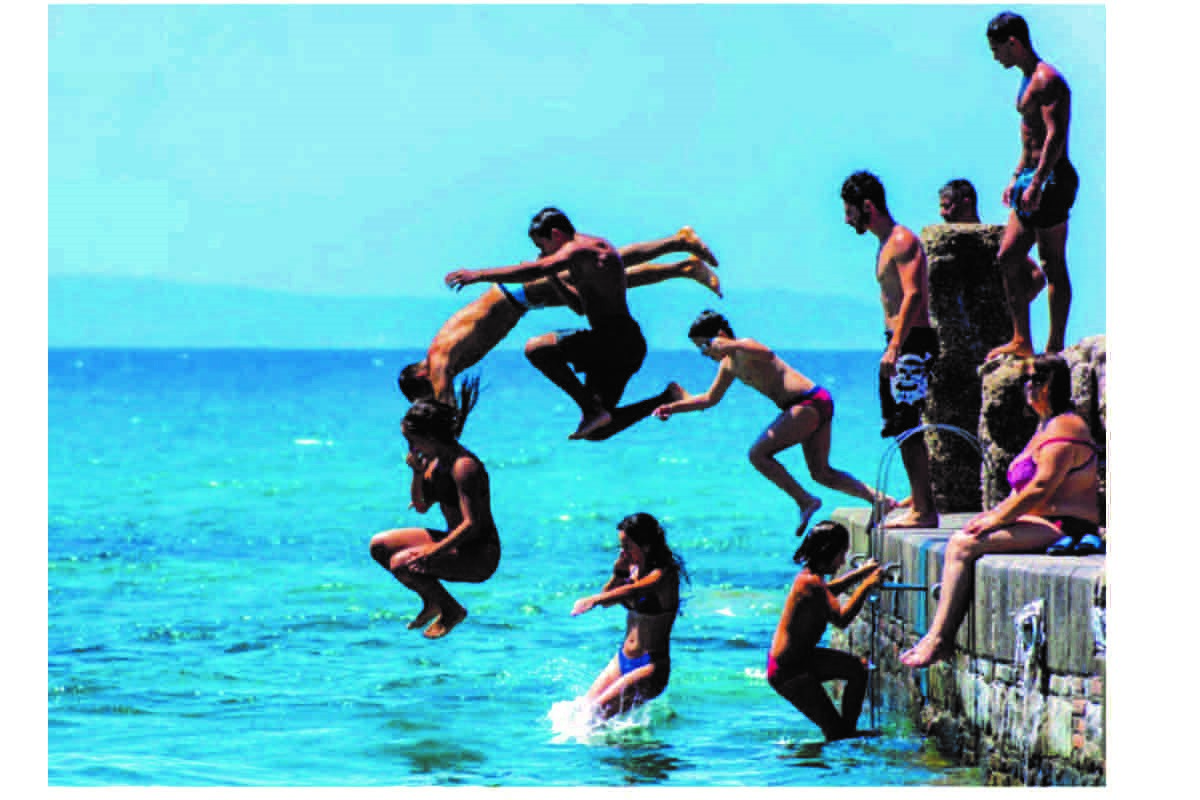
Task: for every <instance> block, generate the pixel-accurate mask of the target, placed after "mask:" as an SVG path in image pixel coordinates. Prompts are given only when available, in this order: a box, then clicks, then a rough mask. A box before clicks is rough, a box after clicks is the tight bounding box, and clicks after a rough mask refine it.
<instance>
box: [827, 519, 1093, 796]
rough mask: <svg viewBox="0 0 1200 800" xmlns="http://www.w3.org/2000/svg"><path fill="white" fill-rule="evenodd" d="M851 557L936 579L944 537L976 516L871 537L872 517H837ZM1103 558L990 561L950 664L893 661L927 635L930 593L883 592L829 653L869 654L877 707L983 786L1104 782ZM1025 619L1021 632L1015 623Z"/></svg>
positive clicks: (903, 578) (907, 575)
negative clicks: (895, 714) (974, 770)
mask: <svg viewBox="0 0 1200 800" xmlns="http://www.w3.org/2000/svg"><path fill="white" fill-rule="evenodd" d="M832 516H833V518H834V519H836V520H837V521H839V522H841V523H842V524H843V525H845V526H846V527H847V528H848V529H849V530H850V532H851V552H852V553H861V554H869V555H871V556H872V557H874V558H876V559H878V560H879V561H880V562H881V563H882V562H897V563H899V564H900V565H901V566H900V569H899V572H898V574H896V573H893V574H892V575H890V576H889V580H888V581H887V582H889V583H902V584H910V585H919V586H928V587H932V586H935V585H937V584H938V583H939V582H940V581H941V572H942V561H943V555H944V554H945V549H946V541H947V540H948V539H949V538H950V535H951V533H953V531H954V530H955V529H957V528H958V527H961V526H962V525H963V524H964V523H965V522H966V521H967V520H968V519H969V518H970V517H971V516H972V515H971V514H966V513H962V514H946V515H943V518H942V520H941V526H940V527H939V528H936V529H914V530H896V531H891V530H874V531H868V527H867V522H868V511H867V510H865V509H839V510H837V511H835V512H834V514H833V515H832ZM1104 563H1105V556H1102V555H1096V556H1061V557H1060V556H1043V555H989V556H984V557H983V558H981V559H980V560H979V561H978V562H977V564H976V567H975V592H974V603H973V605H972V607H971V610H970V612H969V614H968V616H967V619H966V620H965V621H964V623H963V625H962V627H961V628H960V629H959V632H958V638H957V652H956V654H955V656H954V658H953V659H951V660H949V661H946V662H942V663H939V664H935V665H933V666H932V667H930V668H929V669H928V670H911V669H909V668H908V667H905V666H904V665H902V664H901V663H900V661H899V656H900V653H902V652H904V650H906V649H908V648H909V647H910V646H911V645H912V644H914V643H915V642H916V641H917V639H919V638H920V637H921V635H922V634H923V633H924V632H925V630H926V626H927V624H928V621H929V620H930V619H931V618H932V617H933V613H934V609H935V607H936V604H937V600H936V596H935V593H934V592H932V591H931V592H922V591H886V590H885V591H883V592H881V593H880V595H879V599H878V602H877V603H873V604H869V605H868V606H867V607H865V608H864V610H863V612H862V613H861V614H859V616H858V618H857V619H856V620H855V621H854V623H853V624H851V626H850V627H849V628H847V629H846V630H845V631H838V630H836V629H835V630H834V632H833V635H832V646H833V647H837V648H839V649H845V650H849V651H850V652H853V653H855V654H857V655H860V656H863V657H867V658H872V661H873V663H874V664H875V665H876V681H877V684H876V686H877V688H878V702H879V703H880V705H881V707H885V708H892V709H895V710H897V711H900V712H901V713H905V714H906V715H907V716H909V717H910V718H911V719H912V720H913V722H914V723H915V724H916V725H917V726H918V728H919V729H920V730H922V731H923V732H924V733H926V734H927V735H928V736H930V737H932V738H933V739H935V740H936V742H937V745H938V748H939V750H941V751H942V752H943V753H944V754H946V755H949V756H951V757H954V758H956V759H958V760H960V761H961V762H962V763H967V764H978V765H980V766H981V767H983V769H984V773H985V775H986V780H987V782H988V784H990V785H1009V786H1011V785H1018V786H1021V785H1024V786H1048V785H1055V786H1063V785H1065V786H1099V785H1104V779H1105V767H1104V758H1105V755H1104V754H1105V741H1104V718H1105V658H1106V653H1105V649H1104V647H1105V641H1104V624H1105V603H1106V597H1105V579H1104ZM1022 614H1024V616H1025V617H1026V620H1025V622H1026V624H1025V625H1023V626H1019V625H1018V617H1020V616H1021V615H1022Z"/></svg>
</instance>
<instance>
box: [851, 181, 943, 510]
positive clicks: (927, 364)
mask: <svg viewBox="0 0 1200 800" xmlns="http://www.w3.org/2000/svg"><path fill="white" fill-rule="evenodd" d="M842 205H843V208H844V210H845V215H846V216H845V219H846V224H847V225H849V226H850V227H852V228H854V231H855V233H857V234H859V235H860V236H861V235H862V234H864V233H866V232H867V231H870V232H871V233H873V234H875V236H876V238H878V239H879V253H878V255H877V256H876V260H875V278H876V280H878V281H879V288H880V299H881V300H882V301H883V316H884V326H885V332H884V333H885V337H886V339H887V349H885V350H884V352H883V357H882V358H881V359H880V360H879V402H880V406H881V407H882V411H883V430H882V432H881V433H880V435H881V436H885V437H890V436H899V435H900V434H902V433H904V432H905V431H907V430H911V429H912V428H915V427H917V426H919V425H920V424H921V412H922V411H923V410H924V408H925V396H926V394H927V393H928V390H929V377H930V374H931V371H932V368H933V362H934V360H935V359H936V358H937V356H938V339H937V332H936V331H934V329H933V324H932V323H931V322H930V319H929V270H928V265H927V263H926V259H925V249H924V248H923V247H922V246H921V240H920V239H919V238H918V237H917V235H916V234H915V233H913V232H912V231H911V230H910V229H908V228H906V227H904V226H903V225H898V224H897V223H896V221H895V220H894V219H892V215H891V212H890V211H888V207H887V199H886V197H885V195H884V191H883V184H882V183H880V181H879V178H877V177H876V176H875V175H873V174H871V173H870V172H866V171H860V172H856V173H854V174H853V175H851V176H850V177H849V178H847V179H846V181H845V183H843V184H842ZM900 457H901V459H902V460H903V461H904V470H905V472H906V473H908V482H909V486H910V488H911V489H912V497H911V504H912V507H911V508H910V509H909V511H908V512H907V513H905V514H904V515H903V516H901V517H899V518H897V519H895V520H889V521H887V522H886V523H884V524H885V526H886V527H889V528H936V527H937V524H938V514H937V508H936V507H935V506H934V500H933V485H932V483H931V481H930V474H929V450H928V448H926V446H925V437H924V436H922V435H919V434H917V435H913V436H909V437H908V438H907V439H905V440H904V443H903V444H901V445H900Z"/></svg>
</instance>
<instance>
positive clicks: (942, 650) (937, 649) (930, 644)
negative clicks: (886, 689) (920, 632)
mask: <svg viewBox="0 0 1200 800" xmlns="http://www.w3.org/2000/svg"><path fill="white" fill-rule="evenodd" d="M953 654H954V647H953V646H948V645H944V644H943V643H942V640H941V639H938V638H936V637H931V636H926V637H925V638H923V639H921V641H919V642H917V643H916V644H915V645H914V646H913V648H912V649H911V650H908V651H907V652H905V653H902V654H901V655H900V663H901V664H903V665H904V666H906V667H911V668H912V669H922V668H924V667H928V666H929V665H930V664H933V663H935V662H937V661H945V660H946V659H947V658H949V657H950V656H952V655H953Z"/></svg>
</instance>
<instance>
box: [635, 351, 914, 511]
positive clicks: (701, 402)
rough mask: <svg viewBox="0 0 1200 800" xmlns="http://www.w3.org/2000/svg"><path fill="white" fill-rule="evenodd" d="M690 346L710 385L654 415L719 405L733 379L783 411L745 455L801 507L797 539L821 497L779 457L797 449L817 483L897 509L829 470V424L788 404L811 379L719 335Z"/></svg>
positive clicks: (767, 353)
mask: <svg viewBox="0 0 1200 800" xmlns="http://www.w3.org/2000/svg"><path fill="white" fill-rule="evenodd" d="M692 344H694V345H695V346H696V347H697V348H698V349H699V351H700V353H701V355H703V356H705V357H707V358H710V359H712V360H713V361H715V362H717V374H716V377H715V378H714V379H713V382H712V385H711V386H709V388H708V389H707V390H706V391H705V392H703V393H701V394H696V395H689V394H687V393H686V392H684V394H683V396H682V397H681V398H680V399H678V400H676V401H674V402H671V403H666V404H664V405H662V406H659V407H658V408H656V409H655V410H654V416H656V417H658V418H659V419H661V420H667V419H670V417H671V416H673V415H675V414H681V413H686V412H691V411H703V410H705V409H708V408H712V407H714V406H716V405H717V404H718V403H719V402H721V399H722V398H723V397H724V396H725V392H726V391H728V389H729V387H730V386H731V385H732V384H733V382H734V381H735V380H740V381H741V382H742V383H744V384H746V385H747V386H749V387H751V388H752V389H755V390H756V391H758V392H759V393H761V394H762V395H763V396H765V397H766V398H767V399H769V400H770V401H771V402H772V403H774V404H775V406H776V407H777V408H781V409H783V410H781V411H780V413H779V415H778V416H777V417H776V418H775V420H774V421H773V422H771V424H770V425H768V426H767V428H766V430H764V431H763V432H762V433H761V434H760V435H759V437H758V439H756V440H755V442H754V444H753V445H752V446H751V448H750V452H749V454H748V455H749V458H750V463H751V464H752V465H753V466H754V468H755V469H756V470H758V472H759V474H761V475H762V476H763V477H765V478H766V479H767V480H769V481H771V483H773V484H775V485H776V486H777V487H779V488H780V489H782V490H783V491H784V492H785V493H786V494H787V495H788V497H790V498H791V499H792V500H793V502H795V503H796V505H797V506H798V507H799V509H800V522H799V525H798V527H797V529H796V533H797V535H799V534H801V533H803V532H804V530H805V528H806V527H807V526H808V522H809V520H810V519H811V518H812V516H813V515H814V514H815V513H816V512H817V511H818V510H819V509H820V508H821V500H820V498H818V497H816V496H815V495H813V494H811V493H810V492H808V491H807V490H806V489H804V488H803V487H802V486H801V485H800V484H799V483H798V482H797V481H796V479H795V478H794V477H793V476H792V474H791V473H790V472H788V470H787V468H786V467H784V466H783V464H782V463H780V461H779V460H778V458H777V456H778V455H779V454H780V453H782V452H783V451H784V450H787V449H788V448H790V447H794V446H795V445H797V444H799V445H801V447H802V448H803V450H804V459H805V463H806V464H807V466H808V471H809V474H810V475H811V476H812V478H813V480H815V481H816V482H817V483H819V484H821V485H822V486H825V487H828V488H830V489H833V490H835V491H839V492H843V493H845V494H848V495H850V496H851V497H857V498H860V499H862V500H866V501H867V502H869V503H872V504H876V503H877V504H880V505H881V506H882V507H883V508H884V510H885V513H886V511H889V510H891V509H892V508H893V507H894V506H895V504H896V503H895V500H893V499H892V498H891V497H888V496H887V495H883V494H880V493H877V492H875V491H874V490H873V489H871V488H870V487H869V486H867V485H866V484H864V483H863V482H862V481H860V480H858V479H857V478H855V477H854V476H853V475H851V474H850V473H848V472H845V471H843V470H839V469H837V468H835V467H833V466H832V465H830V463H829V452H830V447H831V445H832V421H829V422H828V423H823V420H822V418H821V415H820V413H819V412H818V411H817V409H816V408H814V407H813V406H811V405H804V404H792V403H791V402H789V401H790V400H791V399H792V398H795V397H798V396H800V395H802V394H804V393H805V392H807V391H809V390H810V389H812V388H814V386H815V384H814V383H813V381H812V380H811V379H810V378H808V377H807V376H806V375H804V374H803V373H801V372H799V371H798V370H796V369H795V368H793V367H792V366H791V365H789V364H788V363H787V362H786V361H784V360H783V359H782V358H780V357H779V355H778V354H776V353H775V352H774V351H773V350H772V349H771V348H769V347H767V346H766V345H764V344H762V343H761V342H758V341H756V340H754V339H749V338H741V339H735V338H733V337H732V336H730V335H729V334H728V332H726V331H722V332H720V333H718V334H717V335H716V336H714V337H712V338H711V339H706V338H700V337H692Z"/></svg>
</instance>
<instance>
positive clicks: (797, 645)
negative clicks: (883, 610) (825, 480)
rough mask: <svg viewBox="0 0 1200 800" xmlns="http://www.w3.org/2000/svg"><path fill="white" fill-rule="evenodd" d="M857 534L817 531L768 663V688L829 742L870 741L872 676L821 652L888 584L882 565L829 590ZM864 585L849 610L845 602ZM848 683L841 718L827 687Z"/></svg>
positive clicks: (840, 656) (830, 528)
mask: <svg viewBox="0 0 1200 800" xmlns="http://www.w3.org/2000/svg"><path fill="white" fill-rule="evenodd" d="M849 547H850V534H849V532H848V531H847V530H846V529H845V528H844V527H843V526H841V525H839V524H838V523H836V522H832V521H829V520H825V521H823V522H819V523H817V524H816V525H814V526H813V529H812V533H810V534H809V535H808V536H807V537H805V539H804V541H803V542H801V544H800V547H799V549H797V550H796V555H795V556H794V557H793V560H794V561H795V562H796V563H798V564H802V565H803V567H804V568H803V569H802V570H800V574H799V575H797V576H796V580H795V581H793V582H792V588H791V591H789V592H788V596H787V600H786V601H785V602H784V605H783V614H782V615H781V616H780V618H779V626H778V627H777V628H776V629H775V636H774V637H773V638H772V639H771V651H770V653H769V654H768V655H767V683H769V684H771V688H772V689H774V690H775V691H776V692H778V693H779V695H780V696H781V697H783V698H784V699H785V700H787V701H788V702H789V703H791V704H792V705H793V706H795V707H796V709H797V710H799V711H800V712H801V713H802V714H804V715H805V716H806V717H808V718H809V719H811V720H812V721H813V722H815V723H817V725H818V726H819V727H820V728H821V733H823V734H825V739H826V740H827V741H833V740H835V739H848V738H850V737H852V736H862V735H864V734H866V733H868V732H866V731H859V730H858V717H859V715H860V714H861V713H862V706H863V700H864V699H865V698H866V693H867V668H866V667H865V666H863V663H862V661H860V660H859V659H858V658H856V657H855V656H853V655H851V654H850V653H846V652H843V651H841V650H832V649H830V648H828V647H818V646H817V645H818V644H819V643H820V641H821V637H822V636H824V635H825V629H826V627H828V625H829V623H831V622H832V623H833V624H834V625H836V626H838V627H839V628H845V627H846V626H847V625H849V624H850V623H851V621H853V619H854V618H855V617H856V616H858V612H859V611H861V610H862V606H863V602H864V601H865V600H866V597H867V594H868V593H869V592H870V591H871V590H872V589H873V588H875V587H876V586H878V585H879V583H880V581H881V580H882V579H883V573H882V572H880V569H879V564H877V563H875V562H874V561H868V562H867V563H866V564H863V565H862V566H861V567H859V568H858V569H855V570H851V571H850V572H847V573H846V574H845V575H842V576H841V577H840V578H836V579H834V580H831V581H829V582H828V583H826V582H825V577H824V576H826V575H833V574H834V573H835V572H837V570H838V569H839V568H840V567H841V566H842V565H843V564H845V563H846V551H847V550H848V549H849ZM856 583H857V584H858V588H857V589H855V590H854V592H853V593H852V594H851V595H850V598H849V600H847V601H846V603H845V605H843V604H841V603H839V602H838V600H837V595H839V594H842V593H843V592H846V591H848V590H849V589H850V587H852V586H854V584H856ZM837 680H844V681H845V682H846V686H845V689H843V691H842V710H841V712H838V710H837V708H836V707H835V706H834V705H833V702H832V701H831V700H830V699H829V695H828V694H826V693H825V689H824V688H823V687H822V686H821V684H822V683H823V682H825V681H837Z"/></svg>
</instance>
